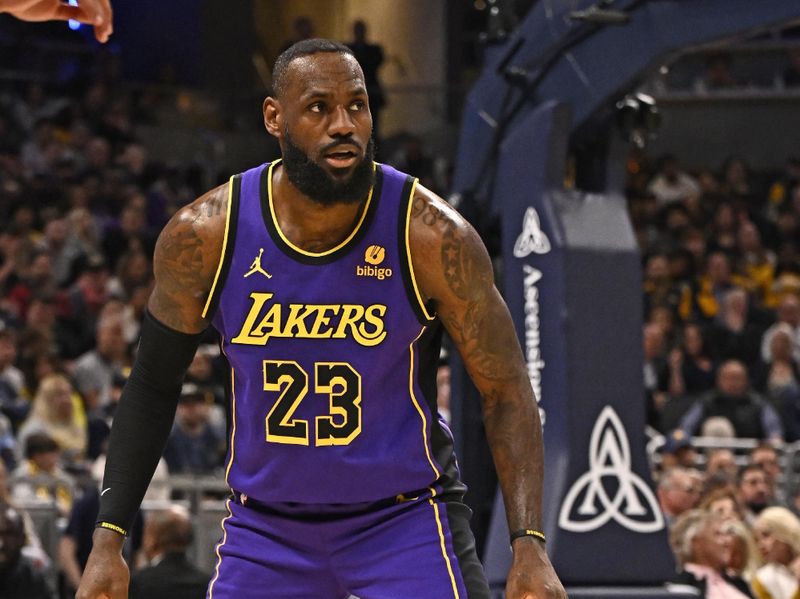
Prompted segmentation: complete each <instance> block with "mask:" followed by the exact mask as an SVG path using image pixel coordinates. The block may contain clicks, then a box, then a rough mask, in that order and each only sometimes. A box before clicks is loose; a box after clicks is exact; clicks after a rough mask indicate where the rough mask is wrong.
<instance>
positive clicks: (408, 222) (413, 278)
mask: <svg viewBox="0 0 800 599" xmlns="http://www.w3.org/2000/svg"><path fill="white" fill-rule="evenodd" d="M418 182H419V179H414V183H413V184H412V185H411V196H410V197H409V198H408V208H407V209H406V231H405V236H406V254H407V259H408V273H409V274H410V275H411V285H412V286H413V287H414V295H415V296H416V297H417V302H418V303H419V307H420V308H421V309H422V313H423V314H424V315H425V318H427V319H428V320H429V321H431V320H434V319H435V315H434V316H431V314H430V312H428V308H427V306H425V302H424V301H423V299H422V294H421V293H420V291H419V285H417V277H416V276H415V275H414V263H413V262H412V261H411V243H410V235H409V230H410V228H411V206H412V205H413V204H414V192H415V191H416V189H417V183H418Z"/></svg>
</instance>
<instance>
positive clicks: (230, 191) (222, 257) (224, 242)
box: [201, 177, 233, 318]
mask: <svg viewBox="0 0 800 599" xmlns="http://www.w3.org/2000/svg"><path fill="white" fill-rule="evenodd" d="M232 202H233V177H231V178H230V179H229V180H228V208H227V212H226V214H225V236H224V237H223V238H222V253H221V254H220V256H219V264H217V272H216V273H215V274H214V282H213V283H212V284H211V291H209V292H208V299H206V305H205V307H204V308H203V313H202V314H201V316H202V317H203V318H205V317H206V314H208V309H209V308H210V307H211V299H212V298H213V297H214V291H215V290H216V288H217V283H218V282H219V275H220V273H221V272H222V264H223V263H224V262H225V252H227V251H228V232H229V231H230V230H231V203H232Z"/></svg>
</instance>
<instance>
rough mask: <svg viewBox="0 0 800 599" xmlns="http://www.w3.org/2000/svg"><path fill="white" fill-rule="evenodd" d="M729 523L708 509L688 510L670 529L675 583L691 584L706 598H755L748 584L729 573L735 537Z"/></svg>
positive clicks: (673, 580) (673, 583)
mask: <svg viewBox="0 0 800 599" xmlns="http://www.w3.org/2000/svg"><path fill="white" fill-rule="evenodd" d="M725 526H726V522H725V520H723V519H722V518H720V517H719V516H718V515H716V514H713V513H711V512H709V511H706V510H699V509H695V510H689V511H688V512H685V513H684V514H682V515H681V516H680V517H679V518H678V519H677V520H676V521H675V524H674V525H673V526H672V529H671V530H670V536H669V540H670V545H671V546H672V550H673V552H674V553H675V559H676V561H677V562H678V565H679V572H678V575H677V576H676V577H675V578H673V579H672V582H671V584H672V585H680V586H685V585H688V586H692V587H694V588H696V589H698V590H699V591H700V596H701V597H705V598H706V599H747V598H752V595H751V594H750V590H749V589H748V588H747V584H746V583H745V582H744V581H743V580H742V579H741V578H738V577H732V576H729V574H728V573H727V571H726V570H727V568H728V567H729V564H730V562H731V553H732V539H731V536H730V535H729V534H728V533H727V532H726V530H725Z"/></svg>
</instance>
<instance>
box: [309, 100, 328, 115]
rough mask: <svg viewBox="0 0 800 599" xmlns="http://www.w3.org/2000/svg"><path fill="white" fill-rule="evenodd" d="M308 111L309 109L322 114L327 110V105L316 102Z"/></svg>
mask: <svg viewBox="0 0 800 599" xmlns="http://www.w3.org/2000/svg"><path fill="white" fill-rule="evenodd" d="M308 109H309V110H310V111H311V112H316V113H320V112H322V111H323V110H325V103H324V102H314V103H313V104H311V105H310V106H309V107H308Z"/></svg>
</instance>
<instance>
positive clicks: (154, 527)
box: [130, 506, 210, 599]
mask: <svg viewBox="0 0 800 599" xmlns="http://www.w3.org/2000/svg"><path fill="white" fill-rule="evenodd" d="M192 537H193V532H192V521H191V516H190V515H189V512H188V511H187V510H186V509H184V508H182V507H180V506H171V507H170V508H168V509H166V510H163V511H159V512H153V513H152V514H148V516H147V519H146V521H145V527H144V539H143V548H144V551H145V555H146V556H147V559H148V560H149V562H150V565H149V566H148V567H146V568H143V569H142V570H139V571H138V572H136V573H135V574H134V575H133V577H132V579H131V594H130V596H131V599H144V598H147V599H202V598H203V597H205V593H206V587H207V586H208V580H209V578H210V576H209V575H208V574H207V573H205V572H202V571H200V570H198V569H197V568H196V567H195V566H194V565H192V564H191V563H189V560H188V559H187V557H186V550H187V548H188V547H189V545H191V543H192Z"/></svg>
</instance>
